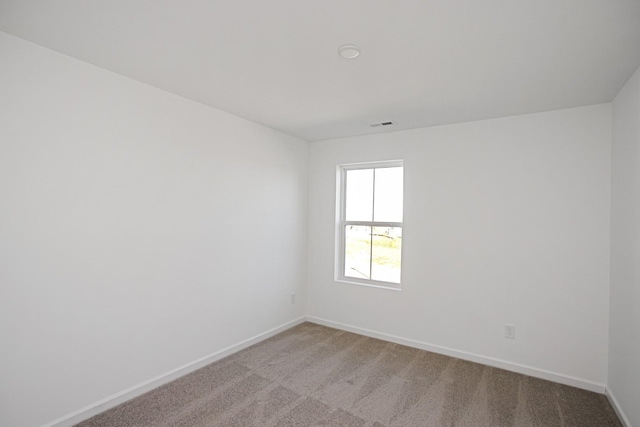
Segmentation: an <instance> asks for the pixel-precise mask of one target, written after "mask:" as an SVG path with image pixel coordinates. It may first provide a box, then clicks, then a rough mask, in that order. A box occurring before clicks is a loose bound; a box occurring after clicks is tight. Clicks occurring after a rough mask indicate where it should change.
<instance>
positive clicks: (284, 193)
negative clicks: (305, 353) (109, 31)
mask: <svg viewBox="0 0 640 427" xmlns="http://www.w3.org/2000/svg"><path fill="white" fill-rule="evenodd" d="M0 57H1V58H2V61H0V284H1V285H0V303H1V305H2V308H1V309H0V343H1V350H0V358H1V366H0V378H1V380H0V425H3V426H38V425H42V424H44V423H47V422H51V421H53V420H55V419H57V418H59V417H64V416H65V415H66V414H69V413H71V412H73V411H76V410H79V409H81V408H83V407H84V406H86V405H90V404H92V403H94V402H96V401H99V400H100V399H103V398H106V397H108V396H110V395H113V394H114V393H118V392H121V391H123V390H125V389H127V388H128V387H131V386H135V385H137V384H140V383H142V382H144V381H146V380H148V379H150V378H153V377H156V376H158V375H162V374H164V373H166V372H168V371H171V370H172V369H175V368H177V367H180V366H183V365H185V364H188V363H190V362H192V361H195V360H197V359H199V358H201V357H204V356H207V355H210V354H212V353H215V352H217V351H219V350H221V349H224V348H226V347H229V346H231V345H234V344H236V343H238V342H240V341H242V340H245V339H248V338H250V337H253V336H255V335H257V334H260V333H262V332H264V331H267V330H269V329H271V328H274V327H277V326H279V325H282V324H284V323H286V322H289V321H291V320H292V319H296V318H298V317H300V316H302V315H304V311H305V310H304V282H305V280H306V271H305V268H306V267H305V265H306V206H307V165H308V144H307V143H306V142H304V141H301V140H298V139H296V138H293V137H290V136H287V135H284V134H281V133H278V132H276V131H273V130H271V129H268V128H265V127H263V126H259V125H257V124H255V123H252V122H249V121H246V120H243V119H240V118H238V117H235V116H232V115H229V114H226V113H223V112H221V111H217V110H214V109H212V108H209V107H205V106H203V105H201V104H198V103H195V102H192V101H188V100H185V99H183V98H180V97H178V96H175V95H172V94H169V93H166V92H163V91H160V90H157V89H155V88H153V87H150V86H147V85H144V84H140V83H138V82H135V81H133V80H130V79H127V78H124V77H121V76H119V75H116V74H113V73H110V72H107V71H104V70H102V69H100V68H97V67H94V66H90V65H88V64H85V63H82V62H80V61H76V60H74V59H71V58H69V57H66V56H63V55H60V54H57V53H55V52H52V51H49V50H47V49H44V48H41V47H39V46H36V45H33V44H30V43H27V42H25V41H22V40H20V39H17V38H14V37H12V36H9V35H7V34H4V33H0ZM176 66H179V64H176ZM291 293H297V294H298V298H297V303H296V304H290V294H291Z"/></svg>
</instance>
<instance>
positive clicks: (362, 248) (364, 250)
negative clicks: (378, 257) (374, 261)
mask: <svg viewBox="0 0 640 427" xmlns="http://www.w3.org/2000/svg"><path fill="white" fill-rule="evenodd" d="M344 235H345V239H344V240H345V242H344V246H345V248H344V254H345V256H344V275H345V276H346V277H356V278H358V279H371V277H370V275H371V227H368V226H365V225H347V226H345V230H344Z"/></svg>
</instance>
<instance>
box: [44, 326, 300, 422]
mask: <svg viewBox="0 0 640 427" xmlns="http://www.w3.org/2000/svg"><path fill="white" fill-rule="evenodd" d="M304 321H305V317H299V318H297V319H295V320H292V321H290V322H287V323H285V324H283V325H280V326H278V327H276V328H273V329H270V330H268V331H266V332H263V333H261V334H258V335H256V336H254V337H252V338H249V339H247V340H244V341H241V342H239V343H238V344H234V345H232V346H230V347H227V348H225V349H222V350H220V351H218V352H215V353H213V354H210V355H208V356H205V357H202V358H200V359H198V360H195V361H193V362H191V363H187V364H186V365H183V366H181V367H179V368H176V369H174V370H172V371H169V372H167V373H165V374H161V375H158V376H157V377H155V378H151V379H150V380H148V381H145V382H143V383H140V384H137V385H134V386H132V387H129V388H128V389H126V390H123V391H121V392H119V393H116V394H113V395H111V396H109V397H106V398H104V399H102V400H100V401H98V402H95V403H92V404H91V405H88V406H85V407H84V408H82V409H79V410H77V411H75V412H72V413H71V414H68V415H65V416H63V417H60V418H58V419H57V420H54V421H51V422H49V423H47V424H44V425H43V426H42V427H70V426H73V425H75V424H77V423H79V422H81V421H84V420H87V419H89V418H91V417H93V416H94V415H98V414H99V413H101V412H104V411H106V410H107V409H111V408H113V407H115V406H117V405H119V404H121V403H124V402H126V401H127V400H130V399H133V398H134V397H138V396H140V395H142V394H144V393H146V392H148V391H151V390H153V389H154V388H158V387H160V386H161V385H164V384H167V383H169V382H171V381H173V380H175V379H177V378H180V377H182V376H184V375H186V374H188V373H191V372H193V371H195V370H198V369H200V368H202V367H204V366H206V365H208V364H210V363H213V362H216V361H218V360H220V359H223V358H225V357H227V356H229V355H231V354H233V353H236V352H238V351H240V350H243V349H245V348H247V347H250V346H252V345H253V344H256V343H259V342H260V341H263V340H265V339H267V338H270V337H272V336H274V335H276V334H279V333H280V332H283V331H286V330H287V329H289V328H292V327H294V326H296V325H299V324H300V323H303V322H304Z"/></svg>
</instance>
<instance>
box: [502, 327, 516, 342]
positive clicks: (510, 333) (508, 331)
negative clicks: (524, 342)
mask: <svg viewBox="0 0 640 427" xmlns="http://www.w3.org/2000/svg"><path fill="white" fill-rule="evenodd" d="M504 337H505V338H509V339H510V340H515V339H516V327H515V326H513V325H504Z"/></svg>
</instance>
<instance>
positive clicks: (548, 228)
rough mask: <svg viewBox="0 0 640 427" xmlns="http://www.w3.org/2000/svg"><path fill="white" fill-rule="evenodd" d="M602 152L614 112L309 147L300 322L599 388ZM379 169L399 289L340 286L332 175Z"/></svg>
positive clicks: (603, 284) (593, 109)
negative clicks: (392, 227)
mask: <svg viewBox="0 0 640 427" xmlns="http://www.w3.org/2000/svg"><path fill="white" fill-rule="evenodd" d="M610 148H611V111H610V105H609V104H602V105H595V106H589V107H582V108H576V109H568V110H560V111H553V112H546V113H540V114H532V115H524V116H516V117H508V118H501V119H496V120H486V121H479V122H472V123H465V124H458V125H452V126H441V127H434V128H425V129H417V130H412V131H402V132H396V133H385V134H380V135H376V136H365V137H354V138H345V139H339V140H326V141H319V142H314V143H311V144H310V169H309V194H310V200H309V224H310V227H309V236H308V238H309V264H308V290H307V292H308V294H307V296H308V301H307V312H308V315H310V316H313V317H317V318H320V319H324V320H327V321H331V322H336V323H339V324H344V325H349V326H352V327H357V328H361V329H366V330H369V331H376V332H378V333H381V334H386V335H391V336H397V337H401V338H404V339H408V340H413V341H417V342H420V343H426V344H430V345H433V346H439V347H445V348H448V349H453V350H457V351H459V352H465V353H467V354H469V353H471V354H473V355H480V356H482V357H485V358H492V359H498V360H501V361H506V362H509V363H511V364H518V365H524V366H527V367H531V368H535V369H537V370H541V371H548V372H551V373H556V374H559V375H562V376H566V377H570V378H573V379H578V380H580V381H582V382H584V383H588V384H595V385H599V386H600V387H601V390H604V384H605V382H606V371H607V345H608V343H607V333H608V306H609V302H608V298H609V221H610ZM387 159H388V160H392V159H404V173H405V182H404V229H403V254H402V256H403V265H402V268H403V270H402V290H401V291H400V292H398V291H393V290H387V289H378V288H371V287H365V286H359V285H351V284H346V283H341V282H336V281H334V257H335V244H334V236H335V210H336V208H335V206H336V165H340V164H346V163H356V162H368V161H381V160H387ZM505 324H511V325H515V326H516V338H515V340H510V339H505V338H504V325H505Z"/></svg>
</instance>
